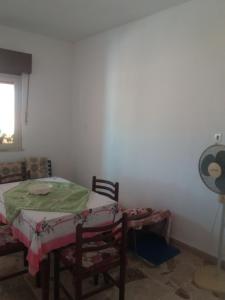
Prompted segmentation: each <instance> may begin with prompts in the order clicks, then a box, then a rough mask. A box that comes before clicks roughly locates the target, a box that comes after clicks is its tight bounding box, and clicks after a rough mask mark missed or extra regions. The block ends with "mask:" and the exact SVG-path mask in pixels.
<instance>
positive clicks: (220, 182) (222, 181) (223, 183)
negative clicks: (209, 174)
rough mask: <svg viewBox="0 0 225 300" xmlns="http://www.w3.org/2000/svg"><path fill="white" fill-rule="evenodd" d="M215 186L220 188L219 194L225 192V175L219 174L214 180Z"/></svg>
mask: <svg viewBox="0 0 225 300" xmlns="http://www.w3.org/2000/svg"><path fill="white" fill-rule="evenodd" d="M215 185H216V187H217V188H218V189H219V190H220V192H221V194H225V176H221V177H220V178H217V179H216V180H215Z"/></svg>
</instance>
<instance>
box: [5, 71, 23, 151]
mask: <svg viewBox="0 0 225 300" xmlns="http://www.w3.org/2000/svg"><path fill="white" fill-rule="evenodd" d="M0 83H9V84H14V87H15V99H14V101H15V113H14V115H15V120H14V122H15V123H14V124H15V132H14V143H13V144H0V152H5V151H14V152H16V151H21V150H22V124H21V113H22V76H19V75H8V74H2V73H0Z"/></svg>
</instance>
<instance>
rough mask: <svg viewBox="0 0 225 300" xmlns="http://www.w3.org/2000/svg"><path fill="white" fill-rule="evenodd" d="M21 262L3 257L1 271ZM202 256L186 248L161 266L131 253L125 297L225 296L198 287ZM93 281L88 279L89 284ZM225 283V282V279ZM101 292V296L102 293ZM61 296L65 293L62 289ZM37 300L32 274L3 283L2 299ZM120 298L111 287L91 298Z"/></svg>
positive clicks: (195, 299) (198, 299)
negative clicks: (196, 276)
mask: <svg viewBox="0 0 225 300" xmlns="http://www.w3.org/2000/svg"><path fill="white" fill-rule="evenodd" d="M19 264H20V258H19V257H18V256H11V257H9V258H1V260H0V270H1V274H2V273H6V272H7V271H10V270H15V268H18V267H19ZM203 264H204V261H203V259H202V258H200V257H198V256H196V255H193V254H192V253H190V252H188V251H186V250H183V251H182V253H181V254H180V255H179V256H177V257H176V258H174V259H172V260H170V261H169V262H168V263H165V264H163V265H161V266H160V267H158V268H155V267H153V266H151V265H150V264H147V263H145V262H143V261H141V260H139V259H137V258H135V257H134V256H132V255H129V266H128V276H127V277H128V278H127V285H126V299H127V300H128V299H134V300H135V299H137V300H183V299H191V300H218V299H225V295H215V294H213V293H212V292H210V291H205V290H201V289H199V288H197V287H196V286H195V285H194V284H193V282H192V278H193V274H194V272H195V270H196V269H197V268H198V267H200V266H202V265H203ZM69 276H70V275H69V274H67V273H65V274H64V275H63V281H64V282H65V284H66V286H67V288H68V289H72V286H71V285H70V277H69ZM90 283H92V282H91V281H89V282H87V283H86V286H87V288H89V286H90ZM224 284H225V283H224ZM100 296H101V297H100ZM61 298H62V299H63V300H64V299H66V297H65V296H64V295H63V292H61ZM18 299H21V300H33V299H34V300H35V299H40V290H39V289H37V288H35V285H34V280H33V278H31V277H30V276H29V275H25V276H24V277H20V278H17V279H11V280H8V281H7V282H4V283H1V284H0V300H18ZM98 299H101V300H113V299H118V291H117V289H116V288H112V289H111V290H108V291H106V292H103V293H102V294H101V295H97V296H94V297H92V298H91V300H98Z"/></svg>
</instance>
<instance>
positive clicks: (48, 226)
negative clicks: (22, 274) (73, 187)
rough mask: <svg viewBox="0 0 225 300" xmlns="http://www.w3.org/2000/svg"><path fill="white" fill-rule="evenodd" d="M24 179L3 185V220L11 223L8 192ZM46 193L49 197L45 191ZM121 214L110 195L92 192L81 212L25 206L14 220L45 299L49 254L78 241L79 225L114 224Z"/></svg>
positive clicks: (16, 235) (0, 218) (0, 193)
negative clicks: (7, 202) (8, 216)
mask: <svg viewBox="0 0 225 300" xmlns="http://www.w3.org/2000/svg"><path fill="white" fill-rule="evenodd" d="M37 181H41V182H58V183H71V182H70V181H69V180H66V179H64V178H61V177H48V178H41V179H37ZM20 184H21V182H13V183H4V184H1V185H0V222H1V223H5V224H7V223H9V220H8V219H7V207H6V201H5V194H6V193H7V192H8V191H10V190H11V189H14V188H15V187H17V186H18V185H20ZM43 197H45V196H44V195H43ZM115 218H119V214H118V204H117V202H115V201H113V200H111V199H109V198H108V197H106V196H103V195H100V194H97V193H95V192H93V191H90V192H89V195H88V201H87V203H86V205H85V209H83V210H82V211H79V212H76V213H74V212H62V211H60V212H57V211H55V212H53V211H40V210H36V209H35V210H32V209H21V210H20V211H19V212H18V214H17V215H16V217H15V218H14V219H13V221H12V222H11V223H10V224H11V227H12V233H13V236H14V238H16V239H18V240H19V241H21V242H22V243H23V244H24V245H25V246H26V247H27V253H28V254H27V262H28V271H29V273H30V274H31V275H32V276H35V275H37V274H40V284H41V291H42V292H41V295H42V300H48V299H49V294H50V291H49V285H50V259H49V254H50V253H52V252H53V251H54V250H56V249H60V248H62V247H65V246H67V245H70V244H73V243H75V242H76V227H77V225H78V224H79V223H82V224H84V226H88V227H90V226H101V225H107V224H111V223H112V222H113V221H115Z"/></svg>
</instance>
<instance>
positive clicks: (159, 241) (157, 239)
mask: <svg viewBox="0 0 225 300" xmlns="http://www.w3.org/2000/svg"><path fill="white" fill-rule="evenodd" d="M129 248H130V250H132V251H134V252H135V254H136V255H138V256H140V257H142V258H144V259H145V260H148V261H149V262H151V263H152V264H154V265H155V266H159V265H161V264H162V263H164V262H166V261H168V260H169V259H171V258H173V257H175V256H176V255H178V254H179V253H180V250H179V249H177V248H175V247H173V246H171V245H168V244H167V242H166V241H165V239H164V238H163V237H161V236H159V235H157V234H155V233H151V232H146V231H143V230H135V232H134V231H132V232H130V234H129Z"/></svg>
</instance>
